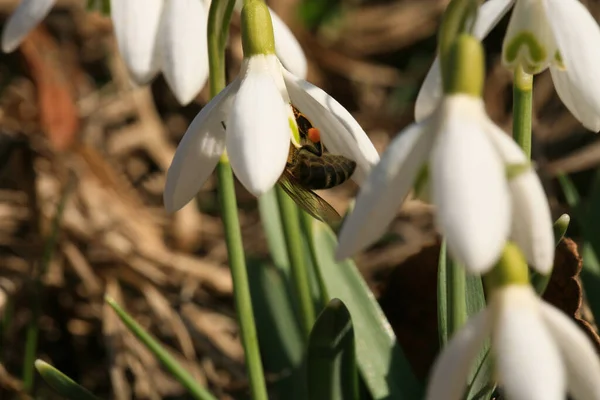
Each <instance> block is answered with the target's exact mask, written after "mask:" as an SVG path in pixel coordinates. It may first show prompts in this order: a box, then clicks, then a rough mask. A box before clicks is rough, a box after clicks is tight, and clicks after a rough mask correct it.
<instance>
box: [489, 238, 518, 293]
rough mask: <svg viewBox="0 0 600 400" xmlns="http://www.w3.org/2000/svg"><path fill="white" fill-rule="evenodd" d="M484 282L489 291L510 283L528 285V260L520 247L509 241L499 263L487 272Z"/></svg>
mask: <svg viewBox="0 0 600 400" xmlns="http://www.w3.org/2000/svg"><path fill="white" fill-rule="evenodd" d="M484 282H485V285H486V288H487V290H488V291H490V292H493V291H494V290H495V289H498V288H501V287H504V286H508V285H528V284H529V276H528V269H527V261H526V260H525V256H523V253H522V252H521V250H520V249H519V247H518V246H517V245H516V244H514V243H512V242H507V243H506V246H504V250H503V251H502V256H501V257H500V259H499V260H498V263H497V264H496V265H495V266H494V268H492V270H491V271H490V272H488V273H487V274H485V277H484Z"/></svg>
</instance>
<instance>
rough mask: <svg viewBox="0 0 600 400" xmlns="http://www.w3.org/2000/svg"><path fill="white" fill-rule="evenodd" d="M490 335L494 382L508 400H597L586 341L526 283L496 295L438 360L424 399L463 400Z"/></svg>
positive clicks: (599, 366)
mask: <svg viewBox="0 0 600 400" xmlns="http://www.w3.org/2000/svg"><path fill="white" fill-rule="evenodd" d="M490 336H491V346H492V347H491V351H492V354H493V360H494V364H495V371H496V375H495V376H496V379H497V380H498V384H499V385H500V387H501V391H502V392H503V393H504V394H505V396H506V398H507V399H511V400H538V399H539V400H549V399H556V400H559V399H560V400H562V399H564V398H565V397H566V394H567V393H568V394H569V395H570V396H572V397H573V398H574V399H576V400H582V399H589V400H593V399H600V361H599V360H598V356H597V355H596V351H595V349H594V347H593V345H592V344H591V342H590V341H589V339H588V338H587V336H586V335H585V334H584V333H583V332H582V331H581V330H580V329H579V328H578V327H577V326H576V325H575V324H574V323H573V322H572V321H571V319H570V318H568V317H567V316H566V315H564V314H563V313H562V312H561V311H559V310H558V309H556V308H555V307H554V306H552V305H550V304H547V303H545V302H544V301H543V300H542V299H541V298H540V297H539V296H537V295H536V293H535V292H534V291H533V289H532V288H531V286H529V285H528V284H526V283H525V284H510V285H507V286H504V287H501V288H498V289H496V290H494V292H493V293H492V296H491V299H490V300H489V304H488V307H487V308H486V309H484V310H483V311H481V312H480V313H479V314H476V315H475V316H473V317H472V318H471V319H470V320H469V321H468V322H467V323H466V325H465V326H464V327H463V328H462V329H461V330H460V331H458V332H457V333H456V334H455V335H454V336H453V337H452V339H451V340H450V342H449V343H448V346H447V347H446V348H445V349H444V350H443V352H442V353H441V355H440V356H439V357H438V359H437V361H436V363H435V365H434V367H433V370H432V374H431V377H430V380H429V386H428V389H427V396H426V399H431V400H433V399H448V400H453V399H455V400H459V399H462V398H463V394H464V390H465V386H466V383H467V377H468V374H469V372H470V370H471V366H472V364H473V362H474V361H475V358H476V357H477V354H478V353H479V351H480V349H481V347H482V345H483V343H484V341H485V340H486V339H487V338H488V337H490Z"/></svg>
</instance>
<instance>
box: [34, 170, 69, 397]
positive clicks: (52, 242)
mask: <svg viewBox="0 0 600 400" xmlns="http://www.w3.org/2000/svg"><path fill="white" fill-rule="evenodd" d="M75 183H76V181H75V177H74V176H73V175H71V176H70V177H69V180H68V182H67V185H66V186H65V188H64V190H63V193H62V195H61V197H60V200H59V202H58V205H57V206H56V212H55V213H54V218H53V219H52V224H51V226H50V232H49V234H48V237H47V238H46V240H45V242H44V248H43V251H42V259H41V260H40V264H39V269H38V271H37V273H35V275H34V278H33V282H32V287H31V288H30V290H31V295H30V298H31V304H32V307H31V319H30V320H29V323H28V324H27V331H26V333H25V355H24V359H23V390H25V391H26V392H29V391H31V389H32V388H33V381H34V377H35V375H34V362H35V358H36V354H37V345H38V336H39V318H40V314H41V310H42V306H41V301H42V291H43V287H42V278H43V276H44V275H45V274H46V271H47V270H48V265H49V264H50V261H52V256H53V255H54V250H55V249H56V243H57V242H58V233H59V230H60V222H61V220H62V216H63V213H64V211H65V205H66V204H67V199H68V197H69V194H70V193H71V192H72V191H73V189H74V187H75Z"/></svg>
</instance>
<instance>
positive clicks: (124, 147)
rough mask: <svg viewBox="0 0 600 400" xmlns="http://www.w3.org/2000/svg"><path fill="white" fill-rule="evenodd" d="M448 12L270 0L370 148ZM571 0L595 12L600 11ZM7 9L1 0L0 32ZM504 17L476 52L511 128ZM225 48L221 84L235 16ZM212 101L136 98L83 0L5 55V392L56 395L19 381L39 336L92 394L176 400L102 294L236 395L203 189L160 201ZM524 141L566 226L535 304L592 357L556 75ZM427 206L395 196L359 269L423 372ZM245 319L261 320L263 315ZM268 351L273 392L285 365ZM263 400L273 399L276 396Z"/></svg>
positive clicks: (207, 190)
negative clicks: (191, 196)
mask: <svg viewBox="0 0 600 400" xmlns="http://www.w3.org/2000/svg"><path fill="white" fill-rule="evenodd" d="M447 2H448V1H447V0H328V1H322V0H272V1H268V3H269V5H270V6H271V7H272V9H273V10H274V11H275V12H276V13H278V14H279V15H280V16H281V18H282V19H283V20H284V21H286V22H287V23H288V24H289V26H290V27H291V28H292V30H293V31H294V33H295V34H296V35H297V37H298V40H299V41H300V43H301V44H302V46H303V48H304V50H305V52H306V55H307V57H308V60H309V75H308V80H309V81H311V82H312V83H314V84H316V85H318V86H320V87H321V88H323V89H324V90H325V91H327V92H328V93H330V94H331V95H333V96H334V97H335V98H336V99H337V100H338V101H339V102H340V103H342V104H343V105H344V106H346V107H347V108H348V109H349V110H350V111H351V112H352V113H353V115H354V116H355V118H356V119H357V120H358V122H359V123H360V124H361V125H362V126H363V128H364V129H365V131H366V132H367V133H368V134H369V136H370V138H371V140H372V141H373V142H374V143H375V146H376V148H377V149H378V151H380V152H381V151H383V149H385V147H386V146H387V144H388V143H389V141H390V140H391V139H392V138H393V137H394V136H395V135H396V133H397V132H398V131H399V130H400V129H402V128H403V127H405V126H406V125H407V124H409V123H411V122H412V121H413V109H414V100H415V98H416V95H417V93H418V90H419V87H420V84H421V82H422V80H423V79H424V76H425V74H426V72H427V70H428V68H429V66H430V64H431V62H432V61H433V57H434V53H435V48H436V37H435V36H436V30H437V28H438V26H439V23H440V19H441V14H442V12H443V11H444V9H445V7H446V5H447ZM583 3H585V4H586V5H587V6H588V7H589V8H590V10H591V11H592V13H593V14H594V15H595V16H596V17H598V16H600V3H599V2H597V1H583ZM17 4H18V0H0V25H3V24H4V22H5V20H6V18H7V16H8V15H9V14H10V13H11V12H12V10H13V9H14V8H15V6H16V5H17ZM506 24H507V18H505V19H504V20H503V21H502V22H501V23H500V25H499V26H498V27H497V28H496V29H495V30H494V31H493V32H492V34H491V35H490V37H489V38H488V39H487V40H486V41H485V47H486V50H487V67H488V80H487V84H486V87H485V101H486V106H487V111H488V113H489V114H490V116H491V117H492V119H493V120H494V121H495V122H497V123H498V124H499V125H500V126H501V127H503V128H504V129H505V130H507V131H508V132H509V131H510V129H511V123H512V116H511V98H512V86H511V84H512V76H511V74H510V72H508V71H506V70H505V69H504V68H503V67H502V66H501V65H500V63H499V59H500V55H499V51H500V48H501V44H502V37H503V33H504V31H505V28H506ZM0 28H1V26H0ZM229 43H230V44H229V50H228V58H227V61H228V71H229V77H233V76H235V74H236V72H237V69H238V68H239V65H240V61H241V58H242V51H241V41H240V37H239V16H237V15H235V14H234V17H233V21H232V29H231V36H230V42H229ZM207 100H208V88H205V89H204V90H203V91H202V92H201V93H200V94H199V95H198V97H197V98H196V99H195V101H194V102H192V103H191V104H190V105H189V106H186V107H181V106H179V104H178V103H177V101H176V99H175V97H174V96H173V94H172V93H171V92H170V91H169V89H168V87H167V85H166V83H165V81H164V80H163V78H162V77H158V78H157V79H155V80H154V82H153V83H152V85H151V86H148V87H133V86H132V84H131V83H130V81H129V78H128V75H127V71H126V69H125V67H124V64H123V63H122V60H121V59H120V57H119V54H118V52H117V49H116V43H115V39H114V35H113V32H112V25H111V21H110V18H109V17H107V16H103V15H101V14H99V13H88V12H87V11H86V8H85V2H84V1H82V0H58V1H57V2H56V6H55V8H54V10H53V11H52V12H51V14H50V15H49V16H48V18H46V20H45V21H44V23H42V24H41V25H40V26H39V27H38V28H37V29H36V30H35V31H34V32H32V33H31V34H30V35H29V36H28V38H27V39H26V40H25V42H24V43H23V44H22V45H21V47H20V48H19V49H18V50H17V51H15V52H14V53H12V54H0V318H1V319H0V399H2V400H4V399H11V398H30V397H35V398H53V397H52V396H53V395H52V394H51V393H50V392H49V390H48V389H46V388H45V387H44V385H43V384H42V382H41V380H40V379H39V377H34V378H35V379H32V378H31V377H27V376H25V377H24V376H23V360H24V357H25V354H26V352H27V351H28V350H27V346H26V343H27V342H28V341H27V339H26V338H27V337H28V335H29V336H31V335H35V334H37V335H38V340H39V346H38V349H37V356H38V357H41V358H43V359H44V360H46V361H48V362H51V363H52V364H53V365H55V366H56V367H57V368H59V369H61V370H62V371H63V372H65V373H66V374H68V375H69V376H71V377H72V378H73V379H75V380H76V381H78V382H79V383H81V384H82V385H83V386H85V387H87V388H88V389H90V390H91V391H92V392H94V393H95V394H97V395H98V396H100V397H102V398H114V399H129V398H137V399H163V398H168V399H183V398H188V397H187V395H186V393H185V391H184V390H183V388H182V387H181V386H180V385H179V384H178V383H177V382H176V381H175V380H174V379H173V378H171V377H170V376H169V374H168V373H166V372H165V371H164V370H163V369H161V367H160V365H159V363H158V361H157V360H156V359H155V358H154V357H153V356H152V355H151V354H150V353H149V352H148V350H147V349H146V348H145V347H143V346H142V345H140V344H139V343H138V342H137V340H136V339H135V338H134V337H133V336H132V335H131V334H130V333H129V332H128V331H127V330H126V329H124V327H123V326H122V325H121V324H120V322H119V320H118V319H117V317H116V316H115V314H114V313H113V312H112V310H110V309H109V308H108V307H107V306H106V305H105V304H104V302H103V297H104V295H105V294H109V295H110V296H112V297H114V298H115V299H116V300H117V301H119V302H120V303H121V304H122V305H123V306H124V307H125V308H126V309H127V310H128V312H130V313H131V315H133V316H134V317H135V318H136V320H137V321H139V322H140V324H141V325H143V326H144V327H145V328H146V329H148V330H149V331H150V332H152V333H153V334H154V335H155V336H156V337H157V338H158V339H159V340H160V341H161V342H162V343H164V344H165V346H166V347H167V348H168V349H169V350H170V351H171V353H172V354H173V355H175V356H176V357H177V359H178V360H179V361H180V362H182V363H183V364H184V365H185V366H186V368H188V369H189V370H190V371H191V372H192V374H193V375H194V376H195V377H196V378H197V379H198V380H199V381H200V382H202V383H203V384H204V385H206V386H207V387H208V388H210V390H211V391H212V392H213V393H215V395H217V396H218V397H219V398H221V399H241V398H245V396H246V392H247V387H248V382H247V379H246V375H245V369H244V365H243V350H242V347H241V344H240V342H239V337H238V329H237V323H236V319H235V311H234V308H233V301H232V283H231V278H230V276H229V271H228V268H227V254H226V247H225V242H224V239H223V230H222V225H221V221H220V217H219V212H218V204H217V198H216V187H215V181H214V179H212V180H210V181H209V182H208V183H207V184H206V185H205V186H204V187H203V189H202V191H201V192H200V193H199V194H198V196H197V202H195V203H192V204H190V205H188V206H187V207H186V208H184V209H183V210H181V211H180V212H178V213H176V214H174V215H167V214H166V213H165V211H164V210H163V208H162V189H163V186H164V182H165V171H166V170H167V168H168V166H169V164H170V161H171V159H172V157H173V154H174V150H175V148H176V146H177V144H178V142H179V140H180V139H181V137H182V135H183V133H184V132H185V130H186V128H187V125H188V124H189V122H190V121H191V119H192V118H193V117H194V116H195V115H196V113H197V112H198V111H199V110H200V108H201V107H202V106H203V105H204V104H206V102H207ZM533 133H534V138H533V140H534V142H533V158H534V160H535V163H536V167H537V168H538V171H539V173H540V175H541V177H542V179H543V182H544V185H545V188H546V191H547V193H548V196H549V198H550V200H551V205H552V207H553V216H554V217H555V218H556V217H558V216H559V215H560V214H562V213H563V212H569V213H572V214H573V215H572V216H573V217H574V219H575V222H574V223H572V224H571V227H570V228H569V231H568V233H567V236H569V237H571V238H572V239H573V240H565V241H564V242H563V243H562V244H561V246H560V247H559V252H558V254H557V261H556V265H555V271H554V274H553V276H552V280H551V283H550V286H549V288H548V290H547V292H546V294H545V297H546V298H547V299H548V300H549V301H551V302H552V303H553V304H555V305H557V306H559V307H560V308H562V309H563V310H564V311H565V312H567V313H569V315H571V316H572V317H573V318H574V319H576V320H577V321H578V323H579V324H580V325H581V326H582V327H583V328H584V329H586V331H587V333H588V334H589V335H590V337H592V339H593V340H595V343H597V344H598V340H597V334H596V327H595V325H594V321H593V317H592V316H591V313H590V312H589V311H588V310H587V307H586V302H585V301H583V302H582V299H584V297H583V295H582V289H581V285H580V283H579V278H578V276H579V274H580V270H581V268H582V265H581V258H580V257H579V253H580V251H579V250H578V247H577V242H580V243H581V240H582V237H581V229H580V225H578V220H577V218H578V217H579V218H580V219H581V215H583V214H577V212H578V211H576V210H573V209H571V208H570V207H569V205H568V202H567V201H566V198H565V197H564V196H563V194H562V190H561V187H560V186H559V184H558V181H557V179H556V177H557V175H558V174H559V173H565V174H568V175H569V176H570V177H571V179H572V181H573V182H574V184H575V186H576V188H577V189H578V190H579V192H580V194H581V196H582V198H583V199H584V200H586V201H588V204H591V205H592V206H595V207H598V208H600V198H598V196H600V185H599V184H598V182H599V181H600V180H599V179H598V178H597V174H596V169H597V167H598V165H600V142H598V140H597V136H596V135H595V134H592V133H590V132H588V131H586V130H585V129H584V128H583V127H582V126H581V125H580V124H579V123H578V122H577V121H576V120H575V118H573V117H572V116H571V115H570V114H569V112H568V111H567V110H566V109H565V108H564V106H563V105H562V103H561V102H560V100H559V99H558V98H557V96H556V93H555V91H554V88H553V86H552V82H551V79H550V75H549V73H543V74H541V75H539V76H537V77H536V78H535V86H534V121H533ZM356 191H357V187H356V186H355V185H354V184H353V183H351V182H349V183H347V184H344V185H342V186H340V187H337V188H335V189H332V190H329V191H325V192H322V193H320V194H321V195H322V196H323V197H324V198H325V199H326V200H327V201H329V202H330V203H331V204H332V205H333V206H334V207H335V208H336V209H337V210H338V211H339V212H340V213H343V212H344V211H345V210H346V208H347V206H348V203H349V201H350V199H351V198H352V197H353V196H354V195H355V194H356ZM238 200H239V208H240V220H241V224H242V232H243V240H244V246H245V248H246V252H247V255H248V256H249V257H250V258H251V261H250V262H249V268H250V269H252V268H259V267H260V266H261V265H262V264H264V263H268V262H269V254H268V249H267V245H266V242H265V238H264V233H263V228H262V226H261V223H260V219H259V215H258V210H257V206H256V200H255V199H254V198H253V197H252V196H251V195H249V194H248V193H246V192H245V191H244V189H243V188H242V187H241V186H240V185H238ZM596 200H598V202H596ZM432 212H433V210H432V209H431V207H429V206H428V205H426V204H423V203H421V202H418V201H409V202H407V203H406V204H405V205H404V207H403V209H402V210H399V211H398V215H397V218H396V220H395V222H394V223H393V226H392V227H391V229H390V234H389V235H388V236H386V237H385V238H383V239H382V240H381V241H380V243H378V244H377V245H375V246H373V247H372V248H371V249H369V250H368V252H367V253H365V254H362V255H360V256H358V257H357V258H356V262H357V264H358V266H359V268H360V270H361V272H362V273H363V276H364V277H365V279H366V281H367V283H368V284H369V286H370V287H371V289H372V290H373V292H374V294H375V296H376V297H377V298H378V299H379V302H380V304H381V306H382V308H383V309H384V311H385V313H386V315H387V316H388V319H389V320H390V322H391V324H392V326H393V328H394V331H395V332H396V335H397V336H398V339H399V341H400V344H401V345H402V347H403V349H404V351H405V353H406V355H407V357H408V358H409V360H410V361H411V364H412V367H413V369H414V371H415V373H416V375H417V376H418V377H419V378H420V379H425V378H426V376H427V372H428V370H429V367H430V365H431V362H432V361H433V359H434V357H435V354H436V353H437V351H438V336H437V332H436V329H437V327H436V325H437V317H436V268H437V256H438V253H439V247H438V246H439V242H438V239H439V238H438V236H437V235H436V232H435V231H434V230H433V221H432ZM57 216H58V217H57ZM584 269H585V267H584ZM251 275H252V272H251ZM255 289H256V288H255ZM255 308H256V313H257V319H258V320H259V321H260V320H262V319H264V318H268V317H269V316H268V315H264V313H265V312H266V311H265V309H264V308H262V307H259V306H257V305H256V304H255ZM31 321H38V323H37V326H38V327H39V331H35V330H32V329H31V325H30V322H31ZM261 339H262V338H261ZM264 347H266V349H265V348H263V351H264V352H268V351H269V350H268V347H269V346H268V345H267V346H264ZM264 356H265V368H266V371H267V373H268V377H269V380H270V386H271V388H276V387H277V384H278V382H280V381H282V380H285V379H286V377H287V376H288V375H289V370H288V369H287V367H286V365H285V364H284V363H283V364H282V363H281V362H276V361H272V358H271V357H269V356H268V355H267V354H265V355H264ZM267 360H271V361H267ZM29 387H32V390H31V391H29V394H27V393H26V390H25V389H27V388H29ZM272 398H275V399H276V398H281V397H278V396H277V391H276V389H273V393H272Z"/></svg>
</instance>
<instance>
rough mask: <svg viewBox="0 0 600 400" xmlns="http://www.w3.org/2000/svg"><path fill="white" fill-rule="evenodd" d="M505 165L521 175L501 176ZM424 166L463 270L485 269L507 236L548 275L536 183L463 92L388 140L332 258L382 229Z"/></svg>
mask: <svg viewBox="0 0 600 400" xmlns="http://www.w3.org/2000/svg"><path fill="white" fill-rule="evenodd" d="M513 164H516V165H521V170H520V171H519V173H518V174H516V176H514V177H510V178H507V175H506V168H507V167H509V166H511V165H513ZM424 167H427V169H428V176H429V185H430V191H431V198H432V202H433V204H434V205H435V206H436V207H437V212H436V222H437V226H438V228H439V230H440V231H441V233H442V234H444V236H445V238H446V240H447V243H448V248H449V250H450V252H451V254H452V255H453V256H454V257H455V258H456V259H457V260H458V261H460V262H462V263H463V264H464V265H465V267H466V268H467V269H468V270H470V271H472V272H485V271H487V270H489V268H491V267H492V265H493V264H494V263H495V262H496V261H497V259H498V257H499V256H500V254H501V251H502V249H503V247H504V244H505V242H506V240H507V239H509V238H512V239H513V240H514V241H516V242H517V244H518V245H519V246H520V247H521V248H522V249H523V251H524V253H525V255H526V257H527V260H528V262H529V263H530V264H531V265H532V266H534V267H536V268H537V269H538V270H539V271H540V272H542V273H546V272H548V271H549V270H550V268H551V266H552V262H553V259H554V239H553V233H552V220H551V216H550V209H549V206H548V202H547V199H546V196H545V194H544V191H543V188H542V186H541V183H540V181H539V178H538V177H537V175H536V174H535V172H534V171H533V170H532V169H531V167H529V166H527V161H526V158H525V155H524V154H523V152H522V151H521V149H520V148H519V147H518V146H517V145H516V143H514V142H513V141H512V139H510V138H509V137H507V136H506V134H505V133H504V132H503V131H502V130H501V129H500V128H499V127H497V126H496V125H495V124H494V123H493V122H492V121H491V120H490V119H489V117H488V116H487V114H486V113H485V109H484V104H483V101H482V100H481V98H478V97H474V96H470V95H466V94H456V95H447V96H445V97H443V98H442V101H441V102H440V103H439V105H438V107H437V109H436V110H435V111H434V113H433V114H432V115H430V116H429V117H428V118H427V119H425V120H424V121H423V122H421V123H415V124H413V125H411V126H409V127H408V128H406V129H405V130H404V131H402V132H400V133H399V134H398V136H397V137H396V138H395V139H394V140H393V141H392V143H391V144H390V146H389V147H388V148H387V149H386V151H385V153H384V154H383V156H382V158H381V162H380V163H379V164H378V165H376V166H375V167H374V168H373V171H372V172H371V175H370V176H369V177H368V178H367V180H366V181H365V182H364V184H363V185H362V187H361V191H360V192H359V194H358V197H357V199H356V204H355V207H354V210H353V212H352V213H351V214H350V215H349V216H348V217H346V220H345V222H344V225H343V226H342V229H341V232H340V235H339V246H338V250H337V257H338V258H340V259H341V258H345V257H348V256H350V255H352V254H354V253H356V252H358V251H360V250H362V249H364V248H366V247H367V246H369V245H370V244H372V243H373V242H375V241H376V240H377V239H378V238H379V237H380V236H381V235H382V234H383V233H384V232H385V230H386V229H387V227H388V226H389V224H390V223H391V221H392V220H393V219H394V217H395V215H396V212H397V209H398V207H399V206H400V205H401V204H402V202H403V201H404V199H405V198H406V196H407V194H408V192H409V190H410V188H411V187H412V185H413V181H414V180H415V178H416V176H417V175H418V174H419V172H420V171H422V168H424ZM509 169H510V168H509Z"/></svg>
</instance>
